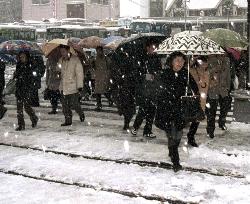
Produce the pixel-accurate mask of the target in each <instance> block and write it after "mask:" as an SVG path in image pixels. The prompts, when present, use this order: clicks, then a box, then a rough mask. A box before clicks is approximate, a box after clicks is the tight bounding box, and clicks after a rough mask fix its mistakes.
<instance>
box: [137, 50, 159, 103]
mask: <svg viewBox="0 0 250 204" xmlns="http://www.w3.org/2000/svg"><path fill="white" fill-rule="evenodd" d="M142 59H143V60H142V61H140V62H136V66H135V69H136V70H137V77H136V102H137V104H138V105H141V104H142V103H145V102H146V103H148V102H156V100H155V99H156V89H157V88H158V82H157V78H158V77H159V74H160V72H161V70H162V67H161V60H160V59H159V57H158V55H157V54H153V55H145V56H144V57H143V58H142ZM147 75H149V76H153V78H152V79H147Z"/></svg>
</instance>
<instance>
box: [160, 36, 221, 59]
mask: <svg viewBox="0 0 250 204" xmlns="http://www.w3.org/2000/svg"><path fill="white" fill-rule="evenodd" d="M174 51H181V52H183V53H184V54H185V55H211V54H223V53H225V51H224V50H223V49H222V48H221V47H220V45H219V44H217V43H216V42H214V41H212V40H210V39H208V38H204V37H202V36H198V35H185V36H178V35H174V36H173V37H170V38H167V39H166V40H164V41H163V42H162V43H161V44H160V45H159V48H158V49H156V52H157V53H158V54H170V53H172V52H174Z"/></svg>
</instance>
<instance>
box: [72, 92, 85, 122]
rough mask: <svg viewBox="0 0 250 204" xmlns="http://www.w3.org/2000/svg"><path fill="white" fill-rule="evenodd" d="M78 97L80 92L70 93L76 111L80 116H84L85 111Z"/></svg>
mask: <svg viewBox="0 0 250 204" xmlns="http://www.w3.org/2000/svg"><path fill="white" fill-rule="evenodd" d="M78 97H79V95H78V94H72V95H70V100H71V106H72V108H73V109H74V110H75V111H76V113H77V114H78V115H79V117H80V118H84V112H83V110H82V107H81V104H80V102H79V100H78Z"/></svg>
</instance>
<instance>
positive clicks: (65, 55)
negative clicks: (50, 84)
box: [58, 45, 85, 126]
mask: <svg viewBox="0 0 250 204" xmlns="http://www.w3.org/2000/svg"><path fill="white" fill-rule="evenodd" d="M60 53H61V55H62V57H61V58H60V59H59V63H58V67H59V71H60V73H61V81H60V86H59V90H60V92H61V95H62V97H61V102H62V108H63V114H64V117H65V122H64V123H63V124H61V126H69V125H71V124H72V110H71V109H74V110H75V111H76V112H77V114H78V115H79V117H80V121H81V122H84V119H85V115H84V112H83V110H82V108H81V105H80V101H79V94H80V93H81V92H82V90H83V67H82V64H81V62H80V60H79V58H78V57H77V56H74V55H72V54H71V53H70V47H69V46H66V45H60Z"/></svg>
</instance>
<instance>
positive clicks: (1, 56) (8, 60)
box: [0, 54, 17, 64]
mask: <svg viewBox="0 0 250 204" xmlns="http://www.w3.org/2000/svg"><path fill="white" fill-rule="evenodd" d="M0 61H3V62H5V63H11V64H16V62H17V60H16V57H15V56H13V55H8V54H0Z"/></svg>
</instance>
